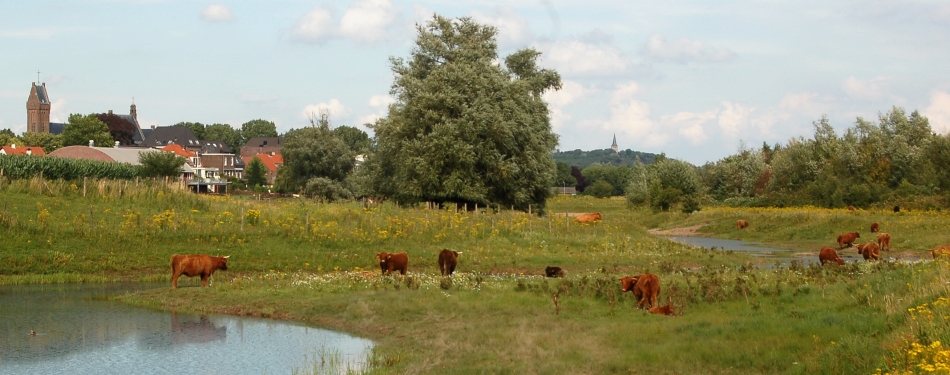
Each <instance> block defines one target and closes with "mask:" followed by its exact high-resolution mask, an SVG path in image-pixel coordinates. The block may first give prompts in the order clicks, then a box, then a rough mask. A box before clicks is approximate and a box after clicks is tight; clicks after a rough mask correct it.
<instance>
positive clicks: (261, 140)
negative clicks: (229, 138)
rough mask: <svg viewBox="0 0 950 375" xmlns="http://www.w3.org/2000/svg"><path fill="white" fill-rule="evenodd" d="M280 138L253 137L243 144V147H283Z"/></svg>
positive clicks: (282, 140)
mask: <svg viewBox="0 0 950 375" xmlns="http://www.w3.org/2000/svg"><path fill="white" fill-rule="evenodd" d="M283 145H284V138H282V137H254V138H251V139H248V140H247V142H246V143H244V147H283Z"/></svg>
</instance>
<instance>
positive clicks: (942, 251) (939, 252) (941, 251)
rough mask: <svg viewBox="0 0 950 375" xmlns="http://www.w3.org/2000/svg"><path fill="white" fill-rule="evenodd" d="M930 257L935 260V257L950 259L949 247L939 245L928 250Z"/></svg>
mask: <svg viewBox="0 0 950 375" xmlns="http://www.w3.org/2000/svg"><path fill="white" fill-rule="evenodd" d="M930 256H932V257H933V258H934V260H937V257H940V256H942V257H950V245H940V246H937V247H935V248H933V250H930Z"/></svg>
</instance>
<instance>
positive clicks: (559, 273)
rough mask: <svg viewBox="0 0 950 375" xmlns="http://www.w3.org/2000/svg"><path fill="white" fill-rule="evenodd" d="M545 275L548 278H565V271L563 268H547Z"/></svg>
mask: <svg viewBox="0 0 950 375" xmlns="http://www.w3.org/2000/svg"><path fill="white" fill-rule="evenodd" d="M544 275H545V276H547V277H564V270H562V269H561V267H554V266H547V267H546V268H545V269H544Z"/></svg>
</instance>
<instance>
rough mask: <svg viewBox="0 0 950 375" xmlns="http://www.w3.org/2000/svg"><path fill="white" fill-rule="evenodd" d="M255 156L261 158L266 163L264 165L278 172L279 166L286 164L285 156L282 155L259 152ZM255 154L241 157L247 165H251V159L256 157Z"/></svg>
mask: <svg viewBox="0 0 950 375" xmlns="http://www.w3.org/2000/svg"><path fill="white" fill-rule="evenodd" d="M255 156H256V157H257V158H259V159H261V162H262V163H264V167H265V168H267V170H268V171H271V172H276V171H277V168H279V167H280V166H282V165H284V158H283V157H282V156H280V155H273V156H272V155H270V154H257V155H255ZM255 156H245V157H242V158H241V159H242V160H244V164H245V165H249V164H251V159H254V157H255Z"/></svg>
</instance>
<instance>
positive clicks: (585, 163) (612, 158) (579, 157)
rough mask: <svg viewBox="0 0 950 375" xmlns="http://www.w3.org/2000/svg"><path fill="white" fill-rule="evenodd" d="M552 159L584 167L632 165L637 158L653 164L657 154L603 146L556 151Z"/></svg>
mask: <svg viewBox="0 0 950 375" xmlns="http://www.w3.org/2000/svg"><path fill="white" fill-rule="evenodd" d="M553 155H554V161H556V162H562V163H565V164H567V165H570V166H572V167H578V168H580V169H584V168H587V167H589V166H590V165H591V164H594V163H597V164H603V165H612V166H620V165H625V166H628V167H630V166H633V164H634V163H635V162H636V160H637V159H640V162H641V163H644V164H653V162H654V161H655V160H656V157H657V155H656V154H651V153H649V152H640V151H633V150H631V149H626V150H620V151H619V152H618V151H614V150H613V149H609V148H605V149H602V150H590V151H583V150H580V149H577V150H574V151H557V152H555V153H554V154H553Z"/></svg>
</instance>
